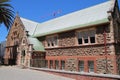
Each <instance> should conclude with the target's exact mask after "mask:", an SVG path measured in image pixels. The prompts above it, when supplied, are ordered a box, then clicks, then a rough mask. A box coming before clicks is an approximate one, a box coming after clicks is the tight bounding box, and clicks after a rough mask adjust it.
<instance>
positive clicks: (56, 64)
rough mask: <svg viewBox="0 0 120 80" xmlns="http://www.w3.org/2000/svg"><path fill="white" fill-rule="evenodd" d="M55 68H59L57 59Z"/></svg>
mask: <svg viewBox="0 0 120 80" xmlns="http://www.w3.org/2000/svg"><path fill="white" fill-rule="evenodd" d="M55 69H59V61H58V60H55Z"/></svg>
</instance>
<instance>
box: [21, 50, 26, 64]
mask: <svg viewBox="0 0 120 80" xmlns="http://www.w3.org/2000/svg"><path fill="white" fill-rule="evenodd" d="M25 55H26V53H25V50H22V52H21V64H22V65H24V63H25Z"/></svg>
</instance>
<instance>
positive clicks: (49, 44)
mask: <svg viewBox="0 0 120 80" xmlns="http://www.w3.org/2000/svg"><path fill="white" fill-rule="evenodd" d="M57 40H58V37H57V36H50V37H47V47H55V46H57V45H58V43H57Z"/></svg>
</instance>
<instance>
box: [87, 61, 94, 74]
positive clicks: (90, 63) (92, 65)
mask: <svg viewBox="0 0 120 80" xmlns="http://www.w3.org/2000/svg"><path fill="white" fill-rule="evenodd" d="M88 68H89V72H94V61H88Z"/></svg>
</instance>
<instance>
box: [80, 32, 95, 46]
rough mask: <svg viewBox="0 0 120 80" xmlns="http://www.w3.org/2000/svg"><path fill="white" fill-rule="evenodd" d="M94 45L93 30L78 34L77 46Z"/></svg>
mask: <svg viewBox="0 0 120 80" xmlns="http://www.w3.org/2000/svg"><path fill="white" fill-rule="evenodd" d="M88 43H91V44H92V43H95V30H88V31H81V32H78V44H88Z"/></svg>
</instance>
